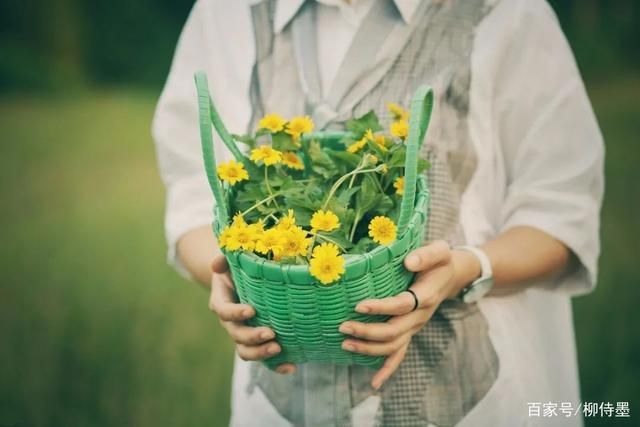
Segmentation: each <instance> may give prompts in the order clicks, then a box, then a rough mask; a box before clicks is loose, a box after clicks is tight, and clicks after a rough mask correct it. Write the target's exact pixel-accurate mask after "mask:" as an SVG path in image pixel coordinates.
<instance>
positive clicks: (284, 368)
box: [276, 366, 296, 375]
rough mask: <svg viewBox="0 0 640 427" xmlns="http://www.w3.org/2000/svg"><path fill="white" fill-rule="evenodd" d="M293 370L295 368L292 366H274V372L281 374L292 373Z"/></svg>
mask: <svg viewBox="0 0 640 427" xmlns="http://www.w3.org/2000/svg"><path fill="white" fill-rule="evenodd" d="M295 370H296V368H294V367H293V366H278V367H277V368H276V372H277V373H279V374H282V375H289V374H292V373H293V372H294V371H295Z"/></svg>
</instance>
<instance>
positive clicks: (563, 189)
mask: <svg viewBox="0 0 640 427" xmlns="http://www.w3.org/2000/svg"><path fill="white" fill-rule="evenodd" d="M518 8H519V10H518V13H517V15H516V17H515V20H514V23H515V25H514V36H513V37H512V41H511V45H510V48H509V49H508V50H507V52H506V54H505V56H504V61H503V62H502V67H501V71H500V73H499V75H498V76H497V89H496V91H497V92H498V95H497V97H496V98H497V99H496V106H495V108H496V109H497V111H496V117H497V120H498V122H497V124H496V126H497V128H498V129H499V138H500V144H501V148H502V156H503V160H504V163H505V170H506V174H507V190H506V195H505V200H504V203H503V205H502V210H501V216H502V221H501V224H502V229H503V230H506V229H508V228H512V227H514V226H518V225H527V226H532V227H535V228H538V229H540V230H542V231H545V232H546V233H548V234H550V235H551V236H554V237H555V238H557V239H558V240H560V241H562V242H563V243H564V244H565V245H566V246H567V247H568V248H569V249H570V250H571V251H572V252H573V254H574V255H575V257H576V258H577V259H578V261H579V266H578V267H577V269H575V270H572V271H571V272H570V273H568V275H569V276H570V277H563V278H562V279H563V280H562V281H561V282H559V283H562V285H561V286H560V287H559V290H561V291H566V292H568V293H570V294H580V293H586V292H588V291H590V290H591V289H593V287H594V286H595V283H596V276H597V260H598V256H599V246H600V241H599V213H600V206H601V202H602V196H603V180H604V178H603V157H604V148H603V141H602V136H601V133H600V130H599V128H598V124H597V121H596V118H595V116H594V113H593V110H592V108H591V105H590V102H589V99H588V97H587V94H586V90H585V88H584V85H583V83H582V80H581V77H580V74H579V72H578V69H577V66H576V64H575V61H574V58H573V55H572V53H571V50H570V47H569V45H568V43H567V41H566V39H565V37H564V35H563V33H562V31H561V29H560V26H559V24H558V22H557V19H556V17H555V15H554V13H553V11H552V10H551V8H550V7H549V6H548V4H547V3H546V2H545V1H543V0H522V1H520V2H519V3H518Z"/></svg>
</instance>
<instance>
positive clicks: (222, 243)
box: [218, 225, 231, 249]
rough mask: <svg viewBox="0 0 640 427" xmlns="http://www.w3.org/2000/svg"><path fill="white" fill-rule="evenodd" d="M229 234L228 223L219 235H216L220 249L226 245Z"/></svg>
mask: <svg viewBox="0 0 640 427" xmlns="http://www.w3.org/2000/svg"><path fill="white" fill-rule="evenodd" d="M230 234H231V227H229V226H228V225H227V226H226V227H225V228H224V229H223V230H222V232H221V233H220V236H219V237H218V245H219V246H220V248H221V249H224V248H226V247H227V241H228V240H229V235H230Z"/></svg>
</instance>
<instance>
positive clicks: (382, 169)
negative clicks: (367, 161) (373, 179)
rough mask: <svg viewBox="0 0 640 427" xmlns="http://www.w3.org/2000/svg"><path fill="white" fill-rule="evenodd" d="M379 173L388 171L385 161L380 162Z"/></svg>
mask: <svg viewBox="0 0 640 427" xmlns="http://www.w3.org/2000/svg"><path fill="white" fill-rule="evenodd" d="M379 167H380V173H381V174H382V175H384V174H386V173H387V172H389V167H388V166H387V164H386V163H383V164H381V165H380V166H379Z"/></svg>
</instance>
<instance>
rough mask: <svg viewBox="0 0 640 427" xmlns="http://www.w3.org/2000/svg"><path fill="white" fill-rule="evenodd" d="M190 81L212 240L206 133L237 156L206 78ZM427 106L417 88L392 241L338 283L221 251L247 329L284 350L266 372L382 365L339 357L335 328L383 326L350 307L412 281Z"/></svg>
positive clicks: (217, 193) (220, 216) (376, 359)
mask: <svg viewBox="0 0 640 427" xmlns="http://www.w3.org/2000/svg"><path fill="white" fill-rule="evenodd" d="M195 79H196V86H197V90H198V99H199V107H200V131H201V138H202V149H203V155H204V161H205V169H206V172H207V177H208V179H209V183H210V186H211V189H212V192H213V194H214V198H215V200H216V212H215V214H216V215H215V222H214V225H213V228H214V232H215V233H216V235H218V234H219V232H220V230H222V228H224V227H225V226H226V225H227V223H228V221H229V216H230V212H228V210H227V208H226V203H225V198H224V196H223V193H222V187H221V185H220V182H219V180H218V178H217V175H216V173H215V157H214V152H213V139H212V134H211V125H212V124H213V126H214V127H215V129H216V131H217V132H218V134H219V135H220V137H221V138H222V140H223V142H224V143H225V145H227V147H229V149H230V150H231V152H232V153H233V154H234V156H236V158H237V159H238V160H240V159H241V158H242V154H241V153H240V151H239V150H238V148H237V147H236V146H235V143H234V142H233V139H232V138H231V136H230V135H229V133H228V131H227V130H226V128H225V127H224V125H223V124H222V121H221V120H220V117H219V116H218V114H217V112H216V110H215V107H214V105H213V102H212V100H211V98H210V96H209V93H208V85H207V80H206V76H205V75H204V74H203V73H196V76H195ZM431 106H432V92H431V90H430V89H429V88H428V87H426V86H425V87H421V88H420V89H419V90H418V92H417V93H416V96H415V97H414V100H413V101H412V103H411V110H410V114H411V115H410V124H409V136H408V138H407V155H406V163H405V189H404V195H403V199H402V202H401V209H400V215H399V218H398V239H397V240H396V241H394V242H393V243H391V244H389V245H386V246H378V247H376V248H375V249H373V250H372V251H370V252H368V253H366V254H363V255H347V256H346V262H345V273H344V275H343V276H342V277H341V278H340V280H339V281H337V282H335V283H332V284H330V285H322V284H320V283H319V282H318V281H317V279H315V278H314V277H313V276H311V274H310V273H309V268H308V266H306V265H281V264H278V263H275V262H273V261H269V260H266V259H264V258H261V257H259V256H257V255H255V254H253V253H247V252H240V251H238V252H228V251H225V253H224V254H225V256H226V258H227V261H228V263H229V267H230V271H231V275H232V278H233V283H234V286H235V289H236V293H237V294H238V297H239V299H240V301H241V302H243V303H246V304H249V305H251V306H253V307H254V308H255V311H256V316H255V317H254V318H252V319H250V320H249V321H248V322H247V323H248V324H249V325H251V326H268V327H270V328H272V329H273V330H274V332H275V333H276V340H277V342H278V343H279V344H280V346H281V348H282V351H281V352H280V353H279V354H277V355H276V356H274V357H271V358H269V359H267V360H265V363H266V365H267V366H268V367H270V368H275V367H277V366H278V365H280V364H282V363H285V362H289V363H294V364H300V363H305V362H312V361H316V362H332V363H337V364H347V365H349V364H358V365H366V366H371V367H378V366H380V365H381V364H382V362H383V361H384V357H382V356H367V355H363V354H358V353H352V352H348V351H345V350H343V349H342V348H341V344H342V341H344V339H345V338H346V336H345V335H344V334H342V333H341V332H339V331H338V328H339V326H340V324H342V323H343V322H345V321H347V320H356V321H360V322H366V323H372V322H382V321H385V320H386V319H387V316H372V315H364V314H359V313H356V312H355V311H354V309H355V306H356V304H358V303H359V302H360V301H363V300H365V299H370V298H385V297H390V296H393V295H397V294H398V293H400V292H402V291H404V290H405V289H407V287H408V286H409V285H410V284H411V282H412V280H413V273H410V272H408V271H407V270H406V269H405V268H404V265H403V261H404V258H405V256H406V255H407V253H408V252H410V251H411V250H413V249H415V248H417V247H418V246H420V245H421V244H422V238H423V234H424V229H425V226H426V223H427V220H428V207H429V191H428V184H427V180H426V177H425V176H420V177H418V176H417V157H418V150H419V146H420V145H421V143H422V140H423V139H424V135H425V133H426V130H427V127H428V123H429V118H430V114H431ZM340 135H347V134H346V133H342V134H338V136H340ZM305 137H308V138H310V139H311V138H313V139H317V140H320V141H322V140H323V139H327V138H335V137H336V133H335V132H332V133H331V134H329V133H323V132H316V133H314V134H312V135H306V136H305Z"/></svg>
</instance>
